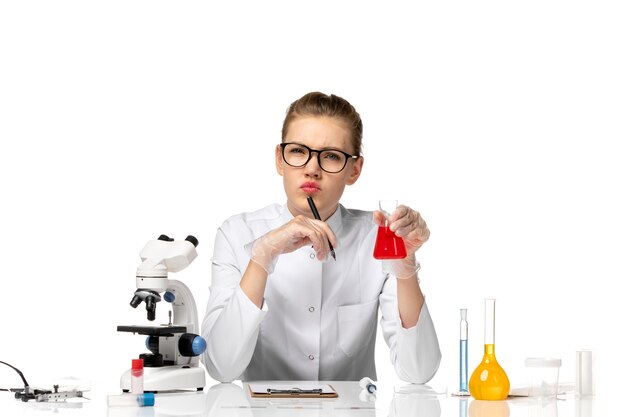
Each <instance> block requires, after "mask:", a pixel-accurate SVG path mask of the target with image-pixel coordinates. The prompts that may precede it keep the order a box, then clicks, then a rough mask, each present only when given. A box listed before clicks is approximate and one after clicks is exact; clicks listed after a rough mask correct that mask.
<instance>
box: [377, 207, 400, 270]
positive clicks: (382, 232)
mask: <svg viewBox="0 0 626 417" xmlns="http://www.w3.org/2000/svg"><path fill="white" fill-rule="evenodd" d="M378 206H379V207H380V211H382V212H383V214H384V215H385V222H384V223H383V224H382V225H380V226H378V234H377V235H376V245H375V246H374V258H375V259H404V258H406V247H405V246H404V240H402V238H401V237H398V236H396V234H395V233H394V232H392V231H391V230H389V218H390V217H391V215H392V214H393V212H394V211H395V210H396V208H397V207H398V200H379V201H378Z"/></svg>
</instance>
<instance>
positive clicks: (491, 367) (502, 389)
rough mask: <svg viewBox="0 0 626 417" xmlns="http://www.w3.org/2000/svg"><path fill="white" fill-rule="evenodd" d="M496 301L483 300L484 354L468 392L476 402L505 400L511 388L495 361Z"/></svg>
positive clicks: (506, 377)
mask: <svg viewBox="0 0 626 417" xmlns="http://www.w3.org/2000/svg"><path fill="white" fill-rule="evenodd" d="M495 334H496V300H495V299H493V298H485V354H484V356H483V360H482V362H481V363H480V364H479V365H478V366H477V367H476V369H474V372H473V373H472V377H471V378H470V381H469V391H470V394H472V397H474V398H476V399H477V400H506V397H507V396H508V395H509V389H510V387H511V385H510V383H509V377H508V376H507V375H506V372H504V369H502V367H501V366H500V364H499V363H498V361H497V360H496V345H495Z"/></svg>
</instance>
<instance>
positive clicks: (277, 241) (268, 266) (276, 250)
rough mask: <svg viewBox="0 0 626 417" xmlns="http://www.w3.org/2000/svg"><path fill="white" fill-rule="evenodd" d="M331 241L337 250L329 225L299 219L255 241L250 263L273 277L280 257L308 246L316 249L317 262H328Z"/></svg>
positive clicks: (295, 218)
mask: <svg viewBox="0 0 626 417" xmlns="http://www.w3.org/2000/svg"><path fill="white" fill-rule="evenodd" d="M329 240H330V242H331V244H332V245H333V246H334V247H337V238H336V236H335V234H334V233H333V231H332V230H331V228H330V227H329V226H328V225H327V224H326V223H324V222H323V221H321V220H315V219H309V218H308V217H305V216H302V215H300V216H296V217H294V218H293V219H291V220H290V221H289V222H288V223H286V224H284V225H283V226H281V227H279V228H278V229H274V230H271V231H269V232H267V233H266V234H264V235H263V236H261V237H260V238H258V239H257V240H255V241H254V242H253V243H252V246H251V249H250V259H251V260H252V261H254V262H256V263H257V264H259V265H260V266H261V267H263V269H265V271H267V273H268V274H270V273H272V272H273V271H274V265H275V264H276V261H277V260H278V256H279V255H281V254H283V253H290V252H293V251H295V250H296V249H299V248H301V247H303V246H306V245H313V250H315V253H316V254H317V259H319V260H324V259H326V256H328V254H329V253H330V247H329V246H328V241H329Z"/></svg>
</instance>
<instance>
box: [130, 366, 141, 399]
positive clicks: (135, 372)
mask: <svg viewBox="0 0 626 417" xmlns="http://www.w3.org/2000/svg"><path fill="white" fill-rule="evenodd" d="M130 392H131V393H133V394H143V359H133V363H132V367H131V370H130Z"/></svg>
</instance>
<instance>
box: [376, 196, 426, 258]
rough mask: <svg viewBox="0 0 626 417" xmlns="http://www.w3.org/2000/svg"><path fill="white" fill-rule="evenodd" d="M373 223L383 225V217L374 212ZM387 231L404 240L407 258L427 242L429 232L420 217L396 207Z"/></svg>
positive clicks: (411, 210) (403, 208) (379, 213)
mask: <svg viewBox="0 0 626 417" xmlns="http://www.w3.org/2000/svg"><path fill="white" fill-rule="evenodd" d="M374 221H375V222H376V224H378V225H379V226H380V225H382V224H384V223H385V215H384V214H383V213H382V212H380V211H375V212H374ZM388 222H389V229H390V230H391V231H392V232H394V233H395V234H396V236H398V237H401V238H402V240H404V246H405V247H406V253H407V257H408V256H411V255H413V254H415V252H416V251H417V250H418V249H419V248H420V247H421V246H422V245H423V244H424V243H425V242H426V241H427V240H428V238H429V237H430V230H428V226H426V222H425V221H424V219H422V216H421V215H420V214H419V213H418V212H417V211H415V210H413V209H412V208H410V207H407V206H398V208H396V210H395V211H394V212H393V213H392V214H391V217H390V218H389V221H388Z"/></svg>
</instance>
